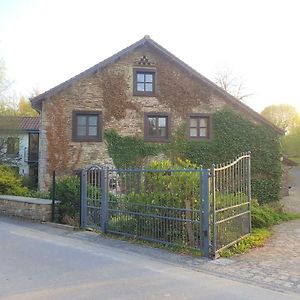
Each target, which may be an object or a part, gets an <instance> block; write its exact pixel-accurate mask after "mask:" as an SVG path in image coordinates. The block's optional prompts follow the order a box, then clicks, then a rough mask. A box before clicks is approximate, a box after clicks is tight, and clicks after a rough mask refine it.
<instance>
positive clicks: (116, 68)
mask: <svg viewBox="0 0 300 300" xmlns="http://www.w3.org/2000/svg"><path fill="white" fill-rule="evenodd" d="M142 57H147V59H148V61H149V64H150V67H151V68H154V69H155V70H156V92H155V96H153V97H149V96H148V97H145V96H134V95H133V94H134V93H133V68H134V67H137V66H139V65H138V62H139V61H140V60H141V58H142ZM224 107H231V108H233V109H234V110H236V111H239V112H240V113H242V114H244V115H245V114H247V111H246V110H243V109H242V108H240V107H238V106H235V105H234V104H232V103H230V102H229V101H226V99H225V97H224V96H223V95H222V94H221V93H218V92H217V91H216V90H214V89H212V88H211V87H209V86H208V85H207V83H205V82H204V81H203V82H202V81H201V80H199V78H196V77H195V76H194V75H193V74H192V73H190V72H188V71H187V70H186V69H184V68H182V66H180V65H179V64H177V63H176V62H174V61H172V60H171V59H170V58H168V57H166V56H165V55H164V54H163V53H160V52H159V51H158V50H157V49H154V48H151V47H150V46H147V45H144V46H142V47H138V48H137V49H135V50H134V51H130V52H129V53H127V54H126V55H124V56H123V57H122V58H120V59H119V60H118V61H117V62H115V63H113V64H109V65H108V66H106V67H105V68H102V69H101V70H99V71H97V72H95V73H94V74H92V75H89V76H88V77H85V78H83V79H81V80H79V81H76V82H74V83H73V84H72V85H70V86H68V87H66V88H64V89H63V90H62V91H59V92H57V93H56V94H54V95H52V96H50V97H48V98H47V99H46V100H45V101H43V102H42V109H41V116H42V117H41V120H42V121H41V128H40V160H39V187H40V189H41V190H44V189H46V188H47V187H48V186H49V184H50V182H51V176H52V175H51V174H52V171H53V170H56V172H57V174H58V175H62V174H68V173H71V172H73V171H74V170H78V169H82V168H84V167H86V166H88V165H91V164H106V163H109V164H111V163H112V160H111V158H110V157H109V155H108V152H107V147H106V144H105V141H102V142H75V141H73V140H72V112H73V111H74V110H99V111H101V112H102V117H103V130H105V129H109V128H114V129H116V130H117V132H118V133H119V134H121V135H132V136H133V135H136V136H141V137H143V132H144V128H143V127H144V113H146V112H164V113H171V134H172V133H174V132H175V131H176V129H177V128H178V127H179V126H180V125H181V124H182V123H183V122H186V121H187V115H188V114H190V113H214V112H215V111H217V110H219V109H222V108H224ZM248 117H249V118H252V117H251V116H250V115H248ZM252 119H253V118H252ZM253 121H254V122H256V120H255V119H253Z"/></svg>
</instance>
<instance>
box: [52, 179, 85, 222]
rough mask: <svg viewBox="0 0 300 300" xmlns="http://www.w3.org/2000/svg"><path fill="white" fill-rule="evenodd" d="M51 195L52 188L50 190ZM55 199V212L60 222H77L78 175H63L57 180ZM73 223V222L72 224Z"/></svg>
mask: <svg viewBox="0 0 300 300" xmlns="http://www.w3.org/2000/svg"><path fill="white" fill-rule="evenodd" d="M50 193H51V197H52V196H53V190H51V192H50ZM55 199H56V200H58V204H57V214H58V221H59V222H61V223H73V222H74V223H75V222H76V223H77V225H78V222H79V211H80V179H79V177H78V176H64V177H61V178H59V179H58V180H57V182H56V190H55ZM73 225H74V224H73Z"/></svg>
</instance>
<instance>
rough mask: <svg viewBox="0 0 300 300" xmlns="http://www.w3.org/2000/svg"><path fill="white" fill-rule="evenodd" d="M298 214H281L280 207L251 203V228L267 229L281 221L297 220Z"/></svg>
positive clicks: (299, 215)
mask: <svg viewBox="0 0 300 300" xmlns="http://www.w3.org/2000/svg"><path fill="white" fill-rule="evenodd" d="M299 217H300V214H296V213H287V212H283V211H282V209H281V207H272V206H271V205H267V204H264V205H259V204H258V202H257V201H252V208H251V221H252V228H269V227H271V226H273V225H276V224H279V223H280V222H283V221H289V220H293V219H296V218H299Z"/></svg>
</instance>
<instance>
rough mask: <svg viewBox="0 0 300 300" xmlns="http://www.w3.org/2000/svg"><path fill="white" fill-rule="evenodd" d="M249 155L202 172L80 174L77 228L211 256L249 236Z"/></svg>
mask: <svg viewBox="0 0 300 300" xmlns="http://www.w3.org/2000/svg"><path fill="white" fill-rule="evenodd" d="M250 190H251V189H250V154H244V155H242V156H240V157H239V158H238V159H236V160H234V161H232V162H229V163H228V164H223V165H217V166H212V168H211V170H209V169H203V168H201V167H199V168H198V169H197V168H196V169H179V168H175V167H174V169H165V170H157V169H107V168H105V167H104V168H102V167H99V166H92V167H90V168H88V169H85V170H83V171H82V173H81V226H82V227H92V228H96V229H101V230H102V231H103V232H110V233H115V234H121V235H125V236H131V237H138V238H141V239H144V240H149V241H153V242H159V243H164V244H170V245H176V246H184V247H188V248H192V249H196V250H200V251H202V252H203V254H204V255H205V256H209V255H210V256H213V257H214V256H215V255H216V254H217V253H218V252H219V251H221V250H222V249H224V248H225V247H228V246H230V245H231V244H233V243H235V242H236V241H238V240H239V239H240V238H242V237H244V236H245V235H247V234H249V233H250V230H251V220H250V219H251V215H250V197H251V193H250Z"/></svg>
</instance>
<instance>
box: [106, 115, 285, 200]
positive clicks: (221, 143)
mask: <svg viewBox="0 0 300 300" xmlns="http://www.w3.org/2000/svg"><path fill="white" fill-rule="evenodd" d="M185 126H186V125H183V126H181V127H180V128H179V129H178V130H177V132H175V133H174V135H173V136H172V138H171V142H170V143H165V144H150V143H145V142H144V141H143V140H142V138H138V137H121V136H120V135H118V134H117V133H116V132H115V131H114V130H109V131H106V132H105V139H106V142H107V145H108V152H109V155H110V156H111V157H112V158H113V160H114V163H115V165H116V166H117V167H124V166H127V167H130V166H137V167H138V166H141V165H142V164H143V162H144V160H145V158H146V157H148V156H153V155H157V154H159V153H164V154H165V156H166V157H168V158H169V159H170V160H171V162H172V163H174V162H176V161H177V159H178V158H180V159H181V160H183V161H184V160H186V159H187V160H189V161H191V162H192V163H193V164H195V165H197V166H199V165H203V166H204V167H206V168H210V167H211V164H213V163H215V164H218V163H224V162H226V161H228V160H231V159H233V158H234V157H237V156H238V155H239V154H240V153H242V152H247V151H251V153H252V160H251V163H252V194H253V197H255V198H257V199H259V202H261V203H263V202H270V201H275V200H278V198H279V193H280V183H281V176H282V169H281V163H280V157H281V146H280V138H279V137H278V135H277V134H276V133H274V132H273V131H272V130H270V129H269V128H268V127H266V126H263V125H259V124H255V123H253V122H251V121H249V120H247V119H246V118H244V117H242V116H241V115H240V114H238V113H235V112H233V111H231V110H229V109H224V110H220V111H218V112H216V113H215V114H214V115H213V138H212V140H210V141H190V140H188V139H186V128H185Z"/></svg>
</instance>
